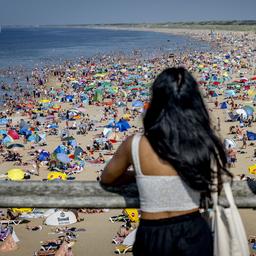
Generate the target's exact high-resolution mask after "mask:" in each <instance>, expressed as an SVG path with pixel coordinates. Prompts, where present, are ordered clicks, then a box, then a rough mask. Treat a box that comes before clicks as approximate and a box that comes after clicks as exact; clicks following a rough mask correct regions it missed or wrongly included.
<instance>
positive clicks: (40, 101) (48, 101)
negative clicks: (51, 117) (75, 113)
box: [38, 99, 51, 104]
mask: <svg viewBox="0 0 256 256" xmlns="http://www.w3.org/2000/svg"><path fill="white" fill-rule="evenodd" d="M38 102H39V103H42V104H45V103H50V102H51V101H50V100H48V99H42V100H39V101H38Z"/></svg>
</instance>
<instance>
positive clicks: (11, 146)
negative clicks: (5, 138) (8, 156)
mask: <svg viewBox="0 0 256 256" xmlns="http://www.w3.org/2000/svg"><path fill="white" fill-rule="evenodd" d="M7 148H8V149H13V148H24V145H23V144H20V143H13V144H10V145H9V146H7Z"/></svg>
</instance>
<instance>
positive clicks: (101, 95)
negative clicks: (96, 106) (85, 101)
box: [93, 89, 103, 102]
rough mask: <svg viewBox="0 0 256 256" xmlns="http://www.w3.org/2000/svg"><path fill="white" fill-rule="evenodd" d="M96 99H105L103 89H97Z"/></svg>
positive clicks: (98, 100) (99, 100)
mask: <svg viewBox="0 0 256 256" xmlns="http://www.w3.org/2000/svg"><path fill="white" fill-rule="evenodd" d="M93 100H94V101H97V102H101V101H102V100H103V91H102V90H101V89H97V90H95V95H94V98H93Z"/></svg>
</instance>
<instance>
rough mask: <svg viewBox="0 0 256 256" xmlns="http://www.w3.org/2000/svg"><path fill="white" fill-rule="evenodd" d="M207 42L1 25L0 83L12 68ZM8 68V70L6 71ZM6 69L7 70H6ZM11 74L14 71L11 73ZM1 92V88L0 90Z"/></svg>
mask: <svg viewBox="0 0 256 256" xmlns="http://www.w3.org/2000/svg"><path fill="white" fill-rule="evenodd" d="M209 47H210V46H209V45H208V44H207V42H204V41H198V40H196V39H193V38H189V37H188V36H182V35H179V36H178V35H170V34H164V33H156V32H144V31H143V32H141V31H129V30H107V29H89V28H74V27H2V29H1V32H0V84H1V83H2V82H7V83H11V82H12V79H13V77H12V75H9V74H13V72H11V71H12V70H18V71H19V70H21V72H23V74H24V76H23V78H22V76H19V77H18V79H19V82H20V83H21V84H22V83H25V79H24V78H25V73H26V72H28V73H29V72H31V70H32V69H33V68H35V67H39V68H40V67H44V66H48V65H51V64H58V63H63V62H64V61H65V60H69V61H70V60H74V61H75V60H76V59H79V58H82V57H84V58H86V57H92V56H95V55H99V54H116V53H123V54H130V53H132V52H133V51H134V50H139V51H140V53H141V55H142V56H143V57H145V58H148V57H154V55H157V54H159V52H163V51H166V52H171V53H174V52H177V51H184V49H193V50H199V51H207V50H209ZM6 71H8V72H6ZM9 71H10V72H9ZM14 74H15V73H14ZM0 94H1V89H0Z"/></svg>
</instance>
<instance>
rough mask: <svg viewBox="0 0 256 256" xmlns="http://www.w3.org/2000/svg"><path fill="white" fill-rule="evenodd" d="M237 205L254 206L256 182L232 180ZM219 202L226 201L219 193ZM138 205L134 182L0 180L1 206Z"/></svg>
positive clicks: (76, 206)
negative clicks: (106, 183) (114, 185)
mask: <svg viewBox="0 0 256 256" xmlns="http://www.w3.org/2000/svg"><path fill="white" fill-rule="evenodd" d="M232 191H233V194H234V197H235V201H236V203H237V205H238V207H239V208H256V196H255V193H256V182H255V181H252V180H250V181H234V182H233V184H232ZM220 201H221V203H223V204H226V200H225V198H224V197H223V195H221V197H220ZM7 207H32V208H116V209H118V208H139V197H138V190H137V186H136V184H131V185H127V186H120V187H102V186H101V185H100V184H99V183H98V182H94V181H50V182H49V181H47V182H42V181H20V182H17V181H16V182H15V181H0V208H7Z"/></svg>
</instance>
